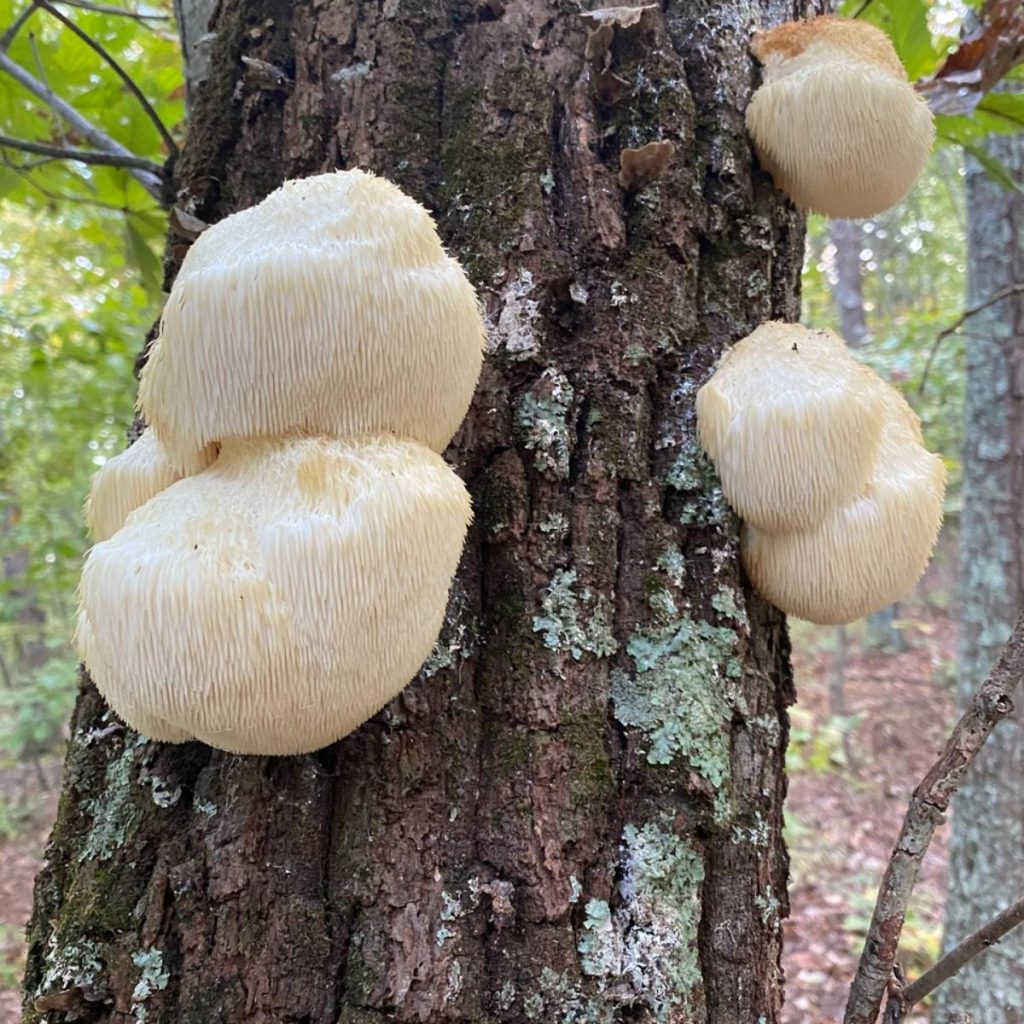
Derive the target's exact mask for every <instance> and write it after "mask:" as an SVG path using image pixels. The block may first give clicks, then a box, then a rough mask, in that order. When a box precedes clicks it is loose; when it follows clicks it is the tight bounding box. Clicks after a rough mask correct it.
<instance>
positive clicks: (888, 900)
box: [843, 613, 1024, 1024]
mask: <svg viewBox="0 0 1024 1024" xmlns="http://www.w3.org/2000/svg"><path fill="white" fill-rule="evenodd" d="M1022 675H1024V613H1022V614H1021V617H1020V618H1019V619H1018V620H1017V624H1016V625H1015V626H1014V627H1013V633H1012V634H1011V635H1010V639H1009V641H1008V642H1007V644H1006V647H1005V648H1004V649H1003V653H1002V654H1001V655H1000V657H999V661H998V663H997V664H996V666H995V668H993V669H992V671H991V672H990V673H989V676H988V678H987V679H986V680H985V682H984V683H983V684H982V686H981V688H980V689H979V690H978V691H977V692H976V693H975V694H974V697H973V698H972V699H971V704H970V707H969V708H968V709H967V711H966V712H965V714H964V715H963V717H962V718H961V719H960V721H959V722H957V724H956V728H955V729H954V730H953V733H952V735H951V736H950V737H949V739H948V740H947V741H946V745H945V747H944V748H943V751H942V754H941V755H940V756H939V759H938V760H937V761H936V762H935V764H934V765H933V766H932V768H931V771H929V772H928V774H927V775H926V776H925V777H924V780H923V781H922V782H921V784H920V785H919V786H918V787H917V789H915V790H914V795H913V796H912V797H911V799H910V806H909V807H908V808H907V814H906V817H905V818H904V819H903V828H902V830H901V831H900V837H899V839H898V840H897V841H896V846H895V848H894V849H893V851H892V855H891V856H890V858H889V863H888V865H887V867H886V869H885V875H884V876H883V878H882V884H881V885H880V886H879V889H878V898H877V900H876V902H875V911H874V914H873V915H872V918H871V925H870V927H869V928H868V934H867V938H866V939H865V941H864V951H863V953H862V954H861V958H860V964H859V965H858V967H857V975H856V977H855V978H854V980H853V984H852V985H851V986H850V997H849V1000H848V1002H847V1004H846V1015H845V1017H844V1018H843V1022H844V1024H874V1022H875V1020H876V1019H877V1017H878V1008H879V1006H880V1005H881V1002H882V996H883V994H884V993H885V991H886V988H887V986H888V985H889V984H890V979H891V978H892V976H893V968H894V966H895V963H896V949H897V946H898V945H899V940H900V933H901V932H902V930H903V920H904V918H905V916H906V913H907V905H908V904H909V902H910V897H911V894H912V893H913V891H914V883H915V881H916V880H917V872H918V869H919V868H920V866H921V861H922V859H923V858H924V855H925V853H926V852H927V850H928V845H929V843H931V840H932V836H933V835H934V834H935V829H936V828H937V827H938V825H939V824H940V822H941V821H942V820H943V815H944V814H945V812H946V809H947V808H948V807H949V802H950V800H951V799H952V798H953V794H954V793H955V792H956V790H957V787H958V786H959V785H960V780H961V779H962V778H963V776H964V773H965V772H966V771H967V769H968V768H969V767H970V765H971V762H973V760H974V758H975V757H976V756H977V754H978V751H979V750H981V748H982V747H983V746H984V745H985V740H987V739H988V735H989V733H990V732H991V731H992V730H993V728H995V726H996V724H997V723H998V722H1000V721H1001V720H1002V719H1004V718H1005V717H1006V716H1007V715H1008V714H1009V713H1010V712H1011V711H1012V710H1013V700H1012V699H1011V697H1012V694H1013V691H1014V690H1015V689H1016V687H1017V683H1018V682H1019V681H1020V678H1021V676H1022Z"/></svg>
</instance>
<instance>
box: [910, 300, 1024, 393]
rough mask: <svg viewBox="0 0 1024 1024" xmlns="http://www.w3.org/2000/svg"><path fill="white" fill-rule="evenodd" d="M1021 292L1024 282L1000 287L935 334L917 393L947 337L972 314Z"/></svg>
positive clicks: (954, 332)
mask: <svg viewBox="0 0 1024 1024" xmlns="http://www.w3.org/2000/svg"><path fill="white" fill-rule="evenodd" d="M1021 292H1024V282H1020V283H1017V284H1009V285H1007V286H1006V287H1005V288H1000V289H999V291H997V292H993V293H992V294H991V295H990V296H989V297H988V298H987V299H985V300H984V301H983V302H979V303H978V304H977V305H976V306H971V307H970V308H969V309H965V310H964V311H963V312H962V313H961V314H960V315H959V316H958V317H957V318H956V320H954V321H953V322H952V323H951V324H950V325H949V326H948V327H947V328H945V329H944V330H941V331H939V333H938V334H937V335H935V340H934V341H933V342H932V347H931V351H930V352H929V353H928V360H927V362H926V363H925V364H924V370H923V371H922V373H921V383H920V384H918V386H917V393H918V394H919V395H922V394H924V386H925V384H927V383H928V374H929V373H930V372H931V368H932V363H933V362H934V361H935V353H936V352H938V350H939V346H940V345H941V344H942V343H943V342H944V341H945V340H946V338H948V337H949V336H950V335H951V334H956V332H957V331H959V330H960V328H961V327H963V325H964V324H965V323H966V322H967V321H968V320H969V319H970V318H971V317H972V316H977V314H978V313H981V312H983V311H984V310H986V309H988V308H989V306H994V305H995V304H996V303H997V302H1002V301H1003V299H1006V298H1009V297H1010V296H1011V295H1017V294H1019V293H1021Z"/></svg>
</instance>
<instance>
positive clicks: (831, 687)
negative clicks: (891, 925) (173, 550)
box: [0, 0, 1024, 1024]
mask: <svg viewBox="0 0 1024 1024" xmlns="http://www.w3.org/2000/svg"><path fill="white" fill-rule="evenodd" d="M38 6H39V7H41V8H42V9H40V10H37V11H36V12H35V14H34V16H33V19H32V23H31V26H30V28H29V27H28V26H26V28H25V30H23V31H20V32H18V33H17V35H16V36H13V37H9V36H8V35H4V36H0V135H3V136H8V137H16V138H22V139H32V138H37V137H39V135H40V119H44V121H46V120H48V121H49V122H51V124H50V127H49V130H50V132H51V134H52V136H53V137H54V138H57V139H64V140H65V141H66V142H72V143H73V142H75V141H76V140H75V139H74V129H73V128H69V126H68V125H67V123H66V122H65V121H64V119H63V118H62V117H61V116H60V114H59V113H57V112H56V111H55V110H53V109H52V107H50V106H48V105H47V104H45V103H40V102H39V101H38V99H34V98H32V97H31V96H30V95H29V94H28V93H27V92H25V91H24V90H23V89H21V88H20V87H18V86H16V85H15V84H14V82H13V80H12V79H10V78H9V77H7V76H5V75H4V74H3V72H4V70H5V69H6V65H5V62H13V63H15V64H17V65H19V66H21V67H22V68H25V69H27V70H28V71H29V72H30V73H31V74H32V75H33V76H34V77H36V78H37V79H39V80H41V81H43V82H44V83H45V85H46V87H47V88H48V89H51V90H52V91H53V92H54V93H55V94H57V95H59V96H61V97H63V98H65V99H66V100H68V101H69V102H70V103H71V104H72V105H73V106H74V107H75V109H77V110H78V111H80V112H81V113H82V114H83V115H85V116H86V117H87V118H89V119H90V120H91V121H92V122H93V123H94V124H96V125H98V126H99V127H101V128H102V130H103V131H104V132H105V133H107V134H108V135H109V137H110V138H112V139H114V140H117V141H118V142H121V143H122V144H123V145H125V146H126V147H127V148H129V149H130V150H131V151H132V152H133V153H136V154H138V155H139V156H142V157H144V158H146V159H149V160H152V161H153V162H154V163H155V164H161V163H163V161H164V160H165V159H167V157H168V155H169V151H170V144H171V142H173V141H174V140H175V139H177V140H179V141H180V137H181V135H182V133H183V132H184V127H185V120H184V119H185V85H184V82H183V80H182V71H181V60H180V53H179V43H178V37H177V32H176V29H175V25H174V21H173V10H172V6H171V4H170V3H151V4H145V5H143V4H136V5H133V6H130V7H128V6H123V7H113V8H112V7H107V6H96V5H90V4H88V3H81V4H79V3H77V2H76V3H70V2H65V3H61V4H59V5H57V7H56V8H51V7H50V6H49V5H47V4H45V3H43V4H40V5H38ZM970 6H971V5H969V4H962V3H959V2H957V0H948V2H939V3H932V4H929V3H926V2H924V0H869V2H868V3H867V4H864V3H863V2H862V0H861V2H857V3H849V4H847V5H846V8H847V9H846V11H845V13H850V14H853V13H860V15H861V16H863V17H865V18H867V19H869V20H872V21H875V22H876V23H877V24H879V25H881V26H882V27H883V28H885V29H886V30H887V31H888V32H889V33H890V35H891V36H892V38H893V41H894V44H895V45H896V48H897V50H898V52H899V54H900V56H901V58H902V59H903V61H904V63H905V64H906V66H907V69H908V72H909V75H910V77H911V79H915V80H916V79H922V78H925V77H927V76H928V75H929V74H930V73H932V72H933V71H934V70H935V69H936V68H937V67H938V66H939V65H940V64H941V63H942V61H943V59H944V57H945V55H946V54H947V53H948V52H949V51H950V49H951V48H953V47H954V46H955V45H956V42H957V39H958V35H959V32H960V28H961V24H962V22H963V19H964V17H965V15H966V14H967V13H968V10H969V8H970ZM54 9H56V10H58V12H59V13H60V14H62V15H64V16H65V17H68V18H71V19H72V20H73V21H74V23H75V24H77V25H79V26H80V27H81V28H82V29H83V30H84V31H85V32H86V33H87V34H88V35H89V36H90V37H91V38H92V39H93V40H95V41H97V42H98V43H100V44H101V46H102V47H103V48H104V49H105V50H106V51H107V53H108V54H109V55H110V56H112V57H113V58H114V60H116V62H117V63H118V64H119V65H120V66H121V67H122V68H123V69H124V70H125V71H126V72H127V74H128V75H130V77H131V79H132V80H133V81H134V82H135V84H136V85H137V86H138V90H139V92H140V93H141V95H142V96H144V97H145V98H146V100H147V101H148V103H149V104H151V109H152V116H151V114H150V113H149V112H147V111H146V110H145V109H144V107H143V105H142V104H141V103H140V102H139V101H138V98H137V97H136V96H134V95H131V94H130V93H129V92H128V91H126V88H125V85H124V83H123V81H122V80H121V79H120V78H119V77H118V76H117V74H115V73H114V72H113V71H112V70H111V68H110V66H109V65H108V64H107V63H105V62H104V60H103V59H102V58H101V57H99V56H98V55H97V53H96V52H95V51H94V50H93V49H92V48H90V47H89V46H87V45H86V44H85V43H84V42H83V41H82V40H81V39H79V38H78V37H76V36H75V35H74V34H73V32H71V31H69V30H68V28H67V27H66V26H65V25H64V24H62V23H61V21H60V20H59V19H58V18H57V17H56V16H55V15H53V14H52V13H51V12H52V11H53V10H54ZM24 10H25V4H24V2H23V0H15V2H12V0H0V32H2V31H3V29H4V28H5V27H6V26H11V25H13V24H15V23H16V22H17V21H18V18H19V15H20V14H21V13H22V12H23V11H24ZM1019 70H1020V69H1018V70H1017V71H1016V72H1013V73H1011V75H1010V76H1009V79H1008V83H1009V84H1008V87H1007V88H1006V89H1005V90H1004V91H1001V92H997V93H993V94H991V95H989V96H987V97H986V98H985V99H983V100H982V101H981V102H980V103H979V104H978V105H977V107H976V108H975V109H974V110H973V111H971V112H970V115H969V116H965V115H963V114H956V115H952V116H946V117H940V118H939V145H938V146H937V148H936V151H935V153H934V155H933V158H932V160H931V162H930V164H929V166H928V168H927V171H926V173H925V174H924V176H923V177H922V179H921V181H920V182H919V183H918V185H917V186H916V187H915V189H914V190H913V192H912V193H911V194H910V196H909V197H908V198H907V200H906V201H905V202H904V203H902V204H901V205H900V206H899V207H897V208H895V209H893V210H891V211H888V212H887V213H886V214H884V215H882V216H880V217H877V218H874V219H872V220H870V221H867V222H863V223H860V224H857V225H856V226H853V225H849V224H844V223H838V224H836V223H833V224H829V223H828V222H827V221H825V220H824V219H821V218H817V217H812V218H810V220H809V225H808V238H807V258H806V265H805V271H804V285H803V288H804V298H803V317H802V319H803V322H805V323H807V324H810V325H814V326H816V327H830V328H833V329H835V330H838V331H841V332H842V333H845V334H846V336H847V338H848V340H849V341H850V342H851V343H852V344H853V345H854V347H855V348H856V351H857V354H858V356H859V357H860V358H863V359H864V360H865V361H866V362H868V363H870V364H871V365H872V366H873V367H874V368H875V369H876V370H877V371H878V372H879V373H880V374H882V376H883V377H885V378H886V379H888V380H890V381H891V382H893V383H894V384H896V385H897V386H898V387H900V388H901V389H902V390H903V391H904V393H905V394H906V395H907V397H908V399H909V400H910V401H911V403H912V404H913V405H914V407H915V409H916V410H917V411H918V413H919V414H920V416H921V418H922V421H923V425H924V432H925V436H926V441H927V443H928V446H929V447H930V448H931V449H932V450H934V451H939V452H941V453H942V454H943V456H944V458H945V459H946V462H947V466H948V468H949V471H950V486H949V491H948V497H947V507H946V522H945V526H944V530H943V536H942V539H941V542H940V546H939V549H938V552H937V555H936V558H935V560H934V563H933V565H932V567H931V569H930V570H929V572H928V574H927V575H926V577H925V578H924V580H923V581H922V582H921V584H920V585H919V587H918V588H917V590H916V591H915V593H914V594H913V595H912V596H911V597H910V598H909V599H908V600H907V601H906V602H904V603H902V604H901V605H900V606H899V608H896V609H892V610H890V612H889V613H888V614H887V615H885V616H882V617H880V618H876V619H875V620H872V621H871V622H867V623H858V624H855V625H854V626H852V627H848V628H845V629H831V628H822V627H810V626H808V625H806V624H804V623H799V622H794V623H792V626H791V631H792V636H793V646H794V660H795V664H796V668H797V686H798V692H799V696H800V701H799V704H798V705H797V707H795V708H794V709H793V711H792V720H793V726H794V728H793V735H792V744H791V747H790V751H789V755H788V761H787V767H788V770H789V773H790V778H791V797H790V801H789V803H788V805H787V829H788V841H789V845H790V848H791V850H792V853H793V879H792V893H791V897H792V902H793V914H792V917H791V919H790V921H789V923H788V925H787V929H788V930H787V940H788V942H787V953H786V966H787V976H788V1006H789V1010H788V1013H789V1019H790V1020H791V1021H792V1022H794V1024H796V1022H801V1024H803V1022H807V1024H810V1022H812V1021H819V1020H835V1019H837V1018H838V1016H839V1014H840V1012H841V1007H842V1003H843V1001H844V999H845V994H846V986H847V985H848V982H849V979H850V977H852V974H853V969H854V965H855V963H856V956H857V954H858V952H859V946H860V943H861V941H862V939H863V934H864V930H865V928H866V925H867V921H868V918H869V916H870V911H871V905H872V902H873V897H874V892H875V889H876V887H877V881H878V877H879V875H880V873H881V869H882V867H883V866H884V864H885V861H886V859H887V857H888V853H889V849H890V846H891V842H892V839H893V837H894V835H895V832H896V830H897V829H898V825H899V821H900V819H901V817H902V813H903V810H904V808H905V805H906V800H907V798H908V796H909V792H910V790H911V789H912V788H913V786H914V784H915V783H916V781H917V780H918V779H919V778H920V776H921V774H923V771H924V770H925V768H926V767H927V766H928V764H929V763H930V761H931V759H932V758H933V756H934V753H935V751H936V750H937V748H938V746H939V745H940V744H941V742H942V740H943V738H944V736H945V735H946V733H947V732H948V728H949V726H950V724H951V722H952V720H953V718H954V694H953V684H954V677H955V655H956V640H957V624H956V623H957V615H956V612H957V607H956V600H957V571H956V567H957V548H958V541H959V524H960V512H961V500H962V491H961V474H960V452H961V448H962V445H963V432H964V392H965V377H966V370H965V366H966V363H965V345H964V333H963V331H962V330H959V329H957V327H958V322H959V321H960V318H961V317H962V315H963V313H964V310H965V304H966V302H967V299H966V293H965V275H966V271H967V253H966V246H967V241H966V239H967V213H966V209H965V191H964V182H965V177H966V173H967V167H968V165H969V164H970V162H971V161H975V162H976V166H979V165H980V167H982V168H983V169H984V170H985V171H986V172H987V173H988V174H989V175H990V176H991V177H993V178H994V179H996V180H997V181H998V182H999V183H1000V185H1001V186H1002V187H1003V188H1005V189H1011V190H1012V189H1019V188H1020V182H1015V181H1014V180H1013V174H1012V172H1011V171H1010V170H1009V169H1008V167H1007V166H1006V165H1005V164H1004V163H1002V162H1001V161H1000V160H999V159H998V158H995V157H993V156H992V154H991V151H990V148H988V147H987V146H986V138H987V137H988V136H989V135H990V134H991V133H997V134H1013V133H1016V132H1017V131H1019V130H1020V129H1021V128H1024V96H1021V95H1018V94H1016V93H1015V92H1014V91H1013V90H1014V88H1015V86H1014V84H1013V83H1014V81H1015V80H1017V81H1019V80H1020V79H1021V78H1024V76H1021V75H1020V74H1019ZM157 121H159V122H161V123H162V124H163V125H165V126H167V127H168V130H169V137H164V136H162V133H161V132H160V131H159V130H158V127H157V123H156V122H157ZM167 227H168V225H167V214H166V211H165V210H164V209H162V208H161V206H160V204H159V203H158V202H157V200H156V199H155V198H154V197H153V195H151V194H150V192H149V191H147V189H146V188H145V187H144V185H143V184H142V183H140V182H139V181H138V180H137V179H136V178H133V177H132V176H131V175H129V174H128V173H126V172H125V171H124V170H121V169H116V168H111V167H103V166H86V165H84V164H77V163H70V164H69V163H67V162H62V161H54V160H50V159H47V158H46V157H45V156H44V155H40V154H36V155H30V154H25V153H21V152H16V151H14V150H12V149H7V148H0V860H2V861H3V862H4V863H5V864H6V865H8V870H7V871H5V872H4V874H3V876H2V877H0V1024H6V1022H8V1021H11V1022H13V1021H15V1020H17V1019H18V1006H19V1004H20V997H19V996H18V995H17V989H18V985H19V981H20V971H21V964H22V956H23V949H22V928H23V925H24V921H25V919H26V917H27V914H28V910H29V907H30V901H31V879H32V876H33V874H34V872H35V870H36V868H37V866H38V861H39V858H40V857H41V855H42V848H43V843H44V841H45V835H46V832H47V830H48V827H49V824H50V822H51V820H52V817H53V815H54V813H55V800H56V794H57V791H58V789H59V772H60V762H61V749H62V744H63V741H64V738H65V728H66V722H67V719H68V716H69V713H70V710H71V706H72V703H73V700H74V688H73V686H72V685H71V681H72V680H73V679H74V678H75V670H76V664H77V660H76V658H75V656H74V653H73V651H72V649H71V646H70V642H69V641H70V638H71V635H72V632H73V618H74V609H75V599H74V589H75V584H76V580H77V576H78V573H79V568H80V564H81V558H82V555H83V553H84V552H85V550H86V548H87V545H88V542H87V538H86V536H85V532H84V528H83V522H82V515H81V507H82V502H83V499H84V496H85V494H86V492H87V490H88V482H89V477H90V475H91V474H92V473H93V472H94V471H95V470H96V468H97V467H99V466H101V465H103V463H104V462H105V461H106V460H107V459H109V458H111V457H112V456H114V455H116V454H117V453H118V452H119V451H120V450H122V448H123V447H124V444H125V438H126V434H127V431H128V429H129V427H130V425H131V422H132V416H133V410H132V404H131V395H132V394H133V393H134V382H133V367H134V364H135V359H136V356H137V354H138V350H139V348H140V341H141V339H142V338H144V336H145V335H146V332H147V331H148V330H149V328H150V327H151V325H152V323H153V321H154V319H155V318H156V316H157V315H158V313H159V309H160V306H161V303H162V276H163V274H162V262H161V255H160V254H161V253H162V251H163V247H164V242H165V238H166V232H167ZM172 229H175V230H182V231H187V230H188V225H173V226H172ZM968 326H969V320H968ZM851 334H853V335H855V336H851ZM945 848H946V844H945V836H943V837H942V840H941V841H940V842H939V843H937V844H936V848H935V850H933V853H932V855H931V856H930V859H929V861H928V862H927V864H926V867H925V877H924V883H923V886H922V888H921V889H920V890H919V897H918V900H917V903H916V909H915V911H914V913H913V915H912V916H911V918H910V920H909V922H908V926H907V929H906V932H905V934H904V941H903V946H902V958H903V959H904V961H905V962H907V963H908V964H909V965H910V966H911V967H912V969H913V971H914V973H919V972H920V970H922V969H924V968H925V967H927V966H928V965H929V964H930V963H932V962H933V961H934V960H935V959H936V957H937V955H938V953H939V949H940V941H941V932H942V921H943V908H944V901H945V892H946V886H945V874H944V868H945Z"/></svg>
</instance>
